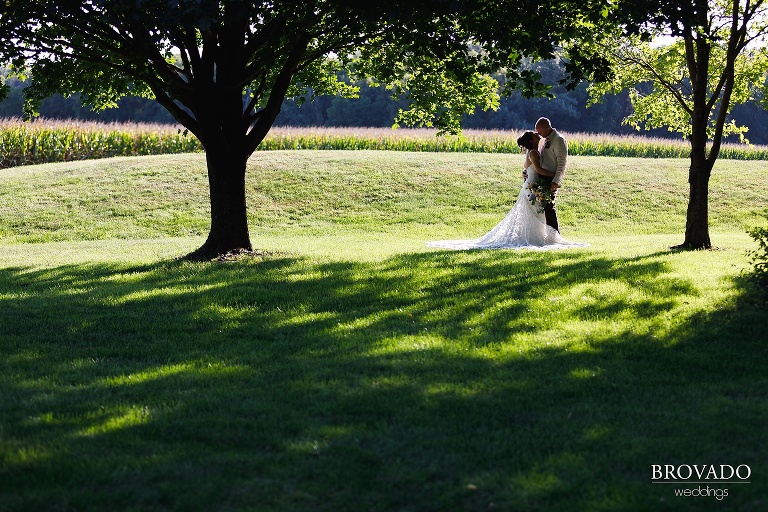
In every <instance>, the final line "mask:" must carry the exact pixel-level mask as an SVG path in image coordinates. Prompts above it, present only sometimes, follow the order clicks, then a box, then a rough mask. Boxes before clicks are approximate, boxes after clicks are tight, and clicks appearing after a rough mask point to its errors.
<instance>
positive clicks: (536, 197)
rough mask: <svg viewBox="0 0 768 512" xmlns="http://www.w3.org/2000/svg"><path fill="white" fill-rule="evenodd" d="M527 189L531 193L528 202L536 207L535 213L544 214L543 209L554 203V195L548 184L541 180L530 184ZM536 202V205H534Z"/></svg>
mask: <svg viewBox="0 0 768 512" xmlns="http://www.w3.org/2000/svg"><path fill="white" fill-rule="evenodd" d="M528 189H529V190H530V191H531V194H529V195H528V200H529V201H530V202H531V204H532V205H535V206H536V211H537V212H539V213H544V207H545V206H547V204H551V203H553V202H554V201H555V195H554V194H553V193H552V189H551V187H550V184H549V183H548V182H547V181H545V180H542V179H541V178H539V179H537V180H536V181H534V182H532V183H530V184H529V185H528ZM537 201H538V203H539V204H538V205H537V204H536V202H537Z"/></svg>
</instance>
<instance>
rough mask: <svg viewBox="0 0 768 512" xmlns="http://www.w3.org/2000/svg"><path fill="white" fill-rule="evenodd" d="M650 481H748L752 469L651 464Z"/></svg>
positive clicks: (724, 466) (725, 465)
mask: <svg viewBox="0 0 768 512" xmlns="http://www.w3.org/2000/svg"><path fill="white" fill-rule="evenodd" d="M651 472H652V477H651V479H652V480H655V481H665V482H668V481H677V480H679V481H686V480H690V479H691V478H694V477H695V478H696V479H697V480H713V481H728V480H731V479H733V478H737V479H739V480H743V481H746V480H749V477H750V476H751V475H752V469H751V468H750V467H749V466H747V465H746V464H740V465H738V466H736V467H734V466H732V465H730V464H720V465H714V464H680V465H677V466H675V465H673V464H663V465H662V464H651Z"/></svg>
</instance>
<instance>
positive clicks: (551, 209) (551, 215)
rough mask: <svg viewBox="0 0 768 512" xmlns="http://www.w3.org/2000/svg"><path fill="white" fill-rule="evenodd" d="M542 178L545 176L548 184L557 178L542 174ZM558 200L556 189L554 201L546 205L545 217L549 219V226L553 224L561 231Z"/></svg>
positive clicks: (553, 196) (553, 195)
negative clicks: (558, 220) (558, 217)
mask: <svg viewBox="0 0 768 512" xmlns="http://www.w3.org/2000/svg"><path fill="white" fill-rule="evenodd" d="M541 178H543V179H544V180H545V181H546V182H547V185H551V184H552V180H553V179H555V177H554V176H541ZM556 202H557V191H555V192H554V193H553V194H552V202H551V203H547V204H546V205H545V206H544V218H545V219H546V221H547V226H552V227H553V228H555V230H556V231H557V232H558V233H559V232H560V225H559V224H558V223H557V205H556V204H555V203H556Z"/></svg>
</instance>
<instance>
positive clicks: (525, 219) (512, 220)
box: [427, 165, 589, 251]
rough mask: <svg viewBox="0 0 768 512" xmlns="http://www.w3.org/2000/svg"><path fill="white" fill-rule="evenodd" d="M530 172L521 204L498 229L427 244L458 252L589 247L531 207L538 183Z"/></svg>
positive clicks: (522, 191)
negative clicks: (532, 187)
mask: <svg viewBox="0 0 768 512" xmlns="http://www.w3.org/2000/svg"><path fill="white" fill-rule="evenodd" d="M526 170H527V172H528V178H527V179H526V180H525V183H524V184H523V187H522V189H521V190H520V194H519V195H518V196H517V202H515V205H514V206H513V207H512V209H511V210H510V211H509V213H508V214H507V216H506V217H504V220H502V221H501V222H499V223H498V224H497V225H496V227H494V228H493V229H492V230H490V231H489V232H488V233H486V234H485V235H483V236H481V237H480V238H475V239H474V240H438V241H435V242H427V245H428V246H430V247H442V248H445V249H457V250H462V249H535V250H540V251H542V250H543V251H546V250H552V249H570V248H575V247H588V246H589V244H587V243H582V242H569V241H568V240H566V239H565V238H563V237H562V235H560V233H558V232H557V230H555V229H554V228H552V227H551V226H548V225H547V222H546V219H545V218H544V213H543V212H542V213H539V212H538V211H537V207H536V205H533V204H531V201H530V195H531V194H532V192H531V191H530V190H529V189H528V185H529V184H531V183H533V182H535V181H536V178H537V174H536V170H535V168H534V167H533V165H530V166H529V167H528V169H526Z"/></svg>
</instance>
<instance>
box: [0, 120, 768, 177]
mask: <svg viewBox="0 0 768 512" xmlns="http://www.w3.org/2000/svg"><path fill="white" fill-rule="evenodd" d="M522 132H523V130H516V131H502V130H465V131H464V133H463V135H462V136H461V137H443V136H441V137H437V136H436V135H435V133H436V132H435V130H430V129H404V128H403V129H398V130H391V129H387V128H286V127H275V128H273V129H272V130H271V131H270V133H269V135H268V136H267V138H266V139H264V141H263V142H262V143H261V145H260V146H259V150H262V151H269V150H285V149H288V150H299V149H336V150H388V151H431V152H472V153H519V152H520V148H519V147H518V145H517V137H518V136H519V135H520V134H521V133H522ZM564 135H565V136H566V138H567V139H568V147H569V153H570V154H572V155H592V156H622V157H641V158H688V156H689V152H690V149H689V146H688V143H687V142H685V141H684V140H682V139H679V140H674V139H661V138H649V137H642V136H639V135H634V136H619V135H610V134H592V133H564ZM202 150H203V148H202V145H201V144H200V142H199V141H198V140H197V139H196V138H195V137H194V136H192V135H191V134H186V135H185V134H184V132H183V129H180V128H179V127H178V126H172V125H160V124H132V123H126V124H104V123H92V122H77V121H53V120H44V119H38V120H36V121H35V122H32V123H27V122H23V121H21V120H19V119H0V168H7V167H16V166H20V165H29V164H39V163H48V162H64V161H70V160H85V159H93V158H107V157H113V156H138V155H153V154H169V153H188V152H196V151H202ZM720 158H725V159H734V160H768V146H748V145H745V144H725V145H723V147H722V149H721V151H720Z"/></svg>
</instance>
